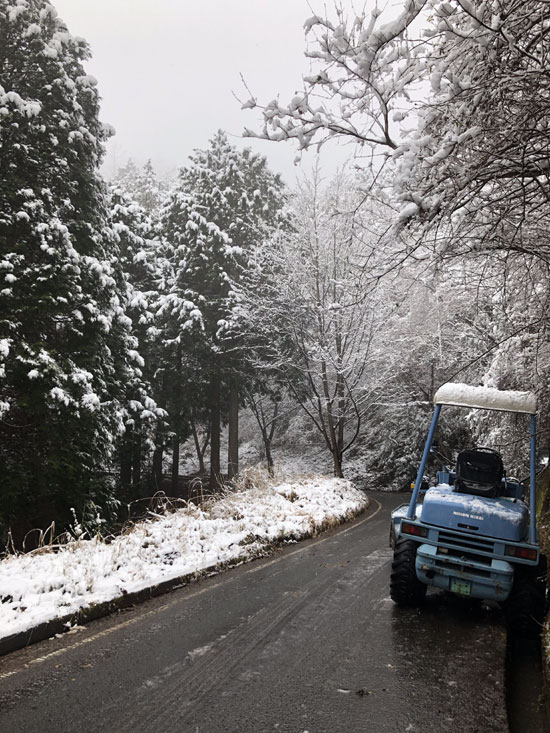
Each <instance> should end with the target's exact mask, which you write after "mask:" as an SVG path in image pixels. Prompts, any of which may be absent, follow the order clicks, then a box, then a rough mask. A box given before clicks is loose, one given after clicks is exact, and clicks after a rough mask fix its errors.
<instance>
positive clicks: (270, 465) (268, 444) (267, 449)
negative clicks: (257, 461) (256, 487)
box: [264, 438, 275, 476]
mask: <svg viewBox="0 0 550 733" xmlns="http://www.w3.org/2000/svg"><path fill="white" fill-rule="evenodd" d="M264 446H265V460H266V462H267V472H268V473H269V475H270V476H273V474H274V473H275V471H274V470H273V466H274V463H273V456H272V455H271V440H269V438H265V439H264Z"/></svg>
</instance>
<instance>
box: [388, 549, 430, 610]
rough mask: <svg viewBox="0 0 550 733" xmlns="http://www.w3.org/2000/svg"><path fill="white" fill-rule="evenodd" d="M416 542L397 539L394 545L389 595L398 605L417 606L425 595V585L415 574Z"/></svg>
mask: <svg viewBox="0 0 550 733" xmlns="http://www.w3.org/2000/svg"><path fill="white" fill-rule="evenodd" d="M417 547H418V545H417V543H416V542H414V541H413V540H406V539H403V538H401V539H399V540H398V541H397V543H396V545H395V550H394V553H393V562H392V566H391V568H392V572H391V577H390V596H391V599H392V601H394V602H395V603H397V605H398V606H418V605H419V604H420V603H422V601H423V600H424V596H425V595H426V586H425V585H424V583H422V582H421V581H420V580H418V577H417V575H416V569H415V566H414V565H415V560H416V550H417Z"/></svg>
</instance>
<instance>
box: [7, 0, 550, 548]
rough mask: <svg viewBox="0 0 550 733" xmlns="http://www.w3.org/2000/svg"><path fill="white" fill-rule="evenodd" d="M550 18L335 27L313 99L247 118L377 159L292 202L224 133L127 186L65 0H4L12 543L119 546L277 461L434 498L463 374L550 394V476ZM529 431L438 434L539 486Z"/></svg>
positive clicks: (132, 177) (316, 52)
mask: <svg viewBox="0 0 550 733" xmlns="http://www.w3.org/2000/svg"><path fill="white" fill-rule="evenodd" d="M546 7H547V6H546V3H545V2H543V1H542V0H537V1H535V0H524V1H522V2H513V1H512V0H488V2H485V3H483V4H482V5H478V4H472V3H470V2H466V0H461V1H460V2H458V0H449V2H436V1H432V2H416V3H413V2H404V3H403V9H402V13H401V15H400V16H399V17H398V18H397V19H395V20H393V21H391V22H390V23H389V24H386V25H384V26H382V28H380V25H379V24H378V25H377V19H376V18H375V19H374V21H372V19H371V18H370V17H368V16H367V17H357V18H355V17H346V16H345V14H344V13H343V11H341V10H338V8H337V7H335V8H333V10H332V18H331V19H330V18H328V17H324V16H314V17H313V18H311V19H310V20H308V21H307V22H306V32H307V37H308V39H309V45H308V51H307V53H306V55H308V56H309V58H310V62H311V66H312V72H311V75H310V76H307V77H305V79H304V92H303V93H301V94H298V95H296V96H295V97H294V99H292V100H291V101H290V103H289V104H287V105H283V104H281V103H280V102H278V101H272V102H269V103H268V104H263V103H262V102H261V100H258V99H256V98H255V97H251V98H250V99H249V100H247V101H246V102H244V104H243V107H245V108H249V109H252V110H253V111H252V112H250V113H249V114H250V118H251V125H252V126H253V124H254V118H253V115H254V110H255V114H256V118H255V119H256V121H257V120H258V119H260V120H263V122H262V121H260V122H257V127H258V128H261V129H259V130H256V131H254V132H253V131H250V130H249V131H247V134H248V135H249V136H252V137H254V136H255V137H261V138H266V139H272V140H274V141H278V143H279V144H284V141H285V140H290V141H291V142H293V143H294V144H295V145H297V147H298V149H307V148H309V147H310V146H314V145H321V146H322V144H323V143H324V142H325V141H327V140H330V139H331V138H335V137H336V138H341V139H343V140H350V141H352V142H353V143H354V144H356V145H357V148H356V152H355V155H354V157H353V159H352V160H351V161H350V163H349V165H348V166H347V167H346V168H345V169H344V170H342V171H340V172H339V173H338V174H337V175H336V176H334V177H330V178H327V177H325V176H324V174H323V171H322V167H321V166H319V167H317V168H316V169H314V170H312V172H311V174H310V175H308V176H304V177H302V178H301V180H300V181H299V183H298V184H297V185H294V186H293V187H288V186H286V185H285V184H284V183H283V181H282V180H281V178H280V177H279V176H278V175H277V174H276V173H274V172H273V171H271V170H270V169H269V167H268V165H267V162H266V160H265V159H264V158H263V157H261V156H259V155H257V154H256V153H254V152H252V151H251V150H249V149H244V150H242V149H241V148H240V147H237V146H235V145H233V144H232V143H231V142H230V141H229V140H228V137H227V136H226V135H225V134H224V132H222V131H218V132H215V131H212V136H211V138H210V140H207V139H205V143H204V148H203V149H202V150H197V151H196V152H195V153H194V155H193V156H192V157H191V158H190V159H189V161H187V162H186V163H185V162H183V161H180V162H183V163H184V167H182V168H181V170H180V172H179V175H178V177H177V179H175V180H163V179H162V178H160V177H159V176H158V175H157V174H156V172H155V170H154V169H153V166H152V165H151V164H150V163H147V164H145V165H144V166H136V165H135V164H134V163H133V162H132V161H128V163H127V164H126V165H125V166H124V167H123V168H121V169H120V170H119V171H118V174H117V175H116V177H115V179H114V180H111V181H106V180H105V179H104V178H103V177H102V175H101V173H100V165H101V162H102V159H103V155H104V145H105V142H106V140H107V139H108V137H109V136H110V135H111V133H112V131H111V130H110V128H109V127H108V126H106V125H104V124H102V123H101V122H100V120H99V101H100V97H99V92H98V89H97V84H96V82H95V80H94V79H93V78H92V77H90V76H88V75H87V74H86V71H85V68H84V63H85V62H86V59H87V58H89V54H90V51H89V49H88V47H87V45H86V43H85V41H83V40H82V39H79V38H75V37H73V36H71V35H70V33H69V32H68V31H67V29H66V27H65V25H64V23H63V22H62V21H61V20H60V19H59V18H57V16H56V13H55V10H54V8H53V6H52V5H51V4H50V3H49V2H47V0H0V171H1V174H0V175H1V178H0V247H1V250H2V251H1V253H0V539H1V540H2V542H3V543H6V542H7V541H8V533H9V531H10V530H11V538H12V541H13V543H14V545H15V546H21V543H22V542H23V539H24V537H25V535H26V534H27V533H28V532H29V530H31V529H33V528H39V529H42V530H46V529H47V528H48V527H50V528H51V533H52V535H53V534H54V533H57V532H59V531H61V530H63V529H64V528H67V527H70V526H71V523H73V524H74V523H75V521H78V522H79V523H80V524H81V525H83V526H84V527H86V528H87V530H88V531H90V532H94V531H98V530H101V529H102V528H103V529H105V528H107V527H109V526H111V525H113V524H114V523H116V522H117V521H119V520H120V519H121V517H122V516H123V514H124V511H125V510H126V506H127V504H128V503H130V502H133V501H134V500H137V499H140V498H142V497H150V496H152V495H153V494H155V492H157V491H159V490H163V491H165V492H166V493H167V494H169V495H172V496H182V495H186V494H185V492H187V491H188V490H189V480H190V479H192V478H193V477H195V481H194V482H192V484H191V485H192V487H194V490H196V491H199V492H201V491H202V492H214V491H217V490H219V488H220V486H222V485H227V484H228V483H231V482H232V481H233V480H234V479H235V478H236V477H237V476H238V475H239V474H240V473H242V468H243V465H245V464H252V463H256V462H258V461H261V462H263V463H264V465H265V466H266V470H269V471H270V472H274V471H277V470H278V469H279V468H280V467H281V466H284V465H285V462H290V463H292V462H293V461H294V462H296V461H297V460H298V459H299V460H300V461H301V464H300V465H301V466H302V467H303V468H304V470H312V471H313V470H315V471H321V472H333V473H334V474H335V475H337V476H341V475H344V476H347V477H350V478H353V479H355V480H356V481H357V482H358V484H359V485H360V486H363V487H365V488H388V489H389V488H397V489H398V488H404V487H407V486H408V485H409V483H410V481H411V479H412V478H414V474H415V470H416V466H417V463H418V458H419V454H420V450H421V446H422V443H423V440H424V436H425V432H426V429H427V424H428V422H429V418H430V414H431V401H432V398H433V395H434V392H435V390H436V389H437V387H439V386H440V385H441V384H442V383H444V382H445V381H449V380H451V381H452V380H454V381H463V382H466V383H470V384H484V385H487V386H494V387H497V388H500V389H521V390H527V389H531V390H534V391H535V392H536V393H537V395H538V398H539V405H540V419H539V434H538V448H539V455H540V457H541V466H540V468H543V466H544V465H545V458H546V460H547V457H548V453H549V440H550V432H549V430H550V411H549V407H550V394H549V384H550V382H549V376H550V374H549V371H550V349H549V343H550V342H549V333H548V329H549V323H550V321H549V295H550V287H549V282H550V281H549V270H548V268H549V257H550V243H549V239H548V222H549V216H548V215H549V211H550V202H549V192H550V189H549V175H550V156H549V140H550V129H549V125H550V116H549V111H550V84H549V82H550V76H549V63H548V58H549V50H550V48H549V37H550V35H549V34H550V20H549V19H548V17H547V13H546ZM297 73H299V70H297ZM274 145H275V143H274ZM351 151H352V148H351V147H350V152H351ZM524 437H525V425H524V423H523V422H522V419H521V418H518V419H510V418H508V419H505V418H499V417H497V416H490V417H487V416H484V417H483V419H482V420H481V421H480V420H479V418H477V417H470V418H465V416H464V414H462V413H460V412H458V411H457V412H456V414H455V413H454V412H452V411H451V412H450V414H449V415H447V416H446V419H445V420H444V421H443V422H442V425H441V428H440V433H439V436H438V441H439V447H440V449H441V450H442V451H443V452H446V453H447V454H448V455H449V456H452V451H453V449H456V448H459V447H463V446H465V445H471V444H480V445H491V446H493V447H495V448H500V449H502V450H503V452H504V454H505V457H506V463H507V466H508V468H509V472H514V473H519V474H520V478H521V477H522V476H524V475H525V474H526V473H527V472H528V470H527V468H526V457H527V450H526V448H527V441H526V440H525V439H524ZM182 477H184V478H183V479H182ZM52 522H55V525H54V526H55V530H54V528H53V526H52Z"/></svg>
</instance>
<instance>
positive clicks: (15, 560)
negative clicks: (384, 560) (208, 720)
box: [0, 477, 367, 638]
mask: <svg viewBox="0 0 550 733" xmlns="http://www.w3.org/2000/svg"><path fill="white" fill-rule="evenodd" d="M366 503H367V500H366V498H365V496H364V494H362V493H361V492H360V491H358V490H357V489H355V488H354V487H353V485H352V484H351V483H350V482H349V481H346V480H344V479H329V478H321V477H319V478H311V479H303V480H301V481H300V480H293V481H292V483H282V484H279V485H278V486H274V487H265V488H261V489H260V488H251V489H247V490H243V491H237V492H235V493H233V494H229V495H227V496H226V497H224V498H222V499H219V500H216V501H212V502H211V503H210V504H209V505H208V506H204V507H202V508H198V507H195V506H194V505H189V506H188V507H186V508H185V509H179V510H177V511H176V512H174V513H172V514H168V515H166V516H162V517H157V518H151V519H150V520H147V521H144V522H140V523H139V524H136V525H135V526H134V527H133V528H132V529H131V530H130V531H129V532H128V533H127V534H124V535H121V536H119V537H116V538H115V539H114V540H113V541H112V542H110V543H109V544H106V543H105V542H103V541H102V540H100V539H93V540H78V541H75V542H71V543H69V544H68V545H64V546H62V547H61V548H60V549H59V551H58V552H53V551H48V550H45V551H44V550H43V551H41V552H40V553H31V554H28V555H19V556H12V557H7V558H6V559H4V560H2V561H1V562H0V600H1V603H0V638H4V637H7V636H10V635H12V634H16V633H19V632H22V631H27V630H28V629H30V628H33V627H35V626H37V625H38V624H41V623H43V622H46V621H50V620H52V619H55V618H58V617H62V616H66V615H67V614H70V613H73V612H77V611H78V610H79V609H82V608H86V607H89V606H91V605H94V604H97V603H102V602H105V601H110V600H112V599H114V598H117V597H119V596H121V595H124V594H126V593H131V592H135V591H139V590H143V589H144V588H148V587H151V586H154V585H157V584H158V583H161V582H163V581H166V580H170V579H173V578H179V577H181V576H185V575H188V574H190V573H195V572H199V571H201V570H204V569H206V568H212V567H213V566H217V565H220V564H223V563H228V562H236V561H240V560H246V559H251V558H253V557H257V556H258V555H260V554H263V553H265V551H266V546H269V545H270V544H272V543H273V542H277V541H281V540H285V539H299V538H302V537H307V536H311V535H312V534H316V533H317V532H318V531H320V530H321V529H323V528H325V527H327V526H331V525H332V524H337V523H338V522H339V521H342V520H343V519H347V518H351V517H352V516H354V515H355V514H357V513H359V512H360V511H361V510H362V509H363V508H364V507H365V506H366Z"/></svg>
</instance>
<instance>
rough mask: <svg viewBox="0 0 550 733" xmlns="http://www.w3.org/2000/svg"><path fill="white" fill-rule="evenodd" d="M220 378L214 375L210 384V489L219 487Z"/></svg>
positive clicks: (213, 489)
mask: <svg viewBox="0 0 550 733" xmlns="http://www.w3.org/2000/svg"><path fill="white" fill-rule="evenodd" d="M220 428H221V417H220V378H219V375H218V374H217V373H216V374H214V375H213V376H212V380H211V382H210V489H211V491H216V489H218V488H219V487H220V483H221V472H220Z"/></svg>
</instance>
